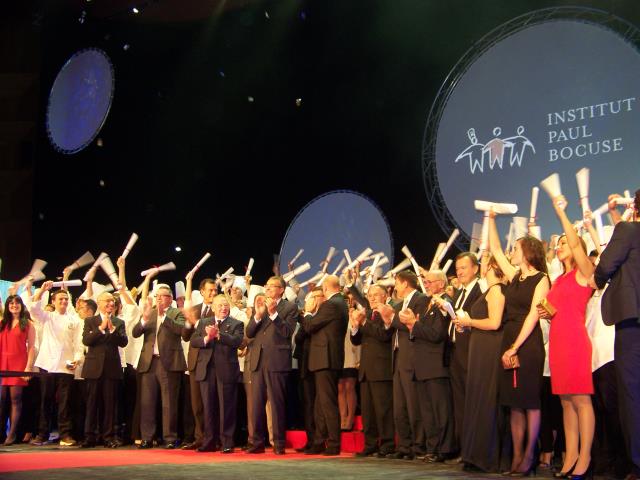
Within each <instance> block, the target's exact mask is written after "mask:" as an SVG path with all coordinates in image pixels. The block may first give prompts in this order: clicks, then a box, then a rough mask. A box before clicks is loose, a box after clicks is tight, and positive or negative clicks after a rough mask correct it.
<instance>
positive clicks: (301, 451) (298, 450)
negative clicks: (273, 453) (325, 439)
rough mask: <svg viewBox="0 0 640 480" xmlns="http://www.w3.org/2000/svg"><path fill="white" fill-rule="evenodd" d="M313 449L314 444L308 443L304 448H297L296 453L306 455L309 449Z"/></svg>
mask: <svg viewBox="0 0 640 480" xmlns="http://www.w3.org/2000/svg"><path fill="white" fill-rule="evenodd" d="M311 447H313V444H312V443H307V444H306V445H305V446H304V447H302V448H296V449H295V450H296V452H297V453H304V452H306V451H307V450H308V449H310V448H311Z"/></svg>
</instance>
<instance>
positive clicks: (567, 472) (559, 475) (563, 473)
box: [553, 460, 578, 478]
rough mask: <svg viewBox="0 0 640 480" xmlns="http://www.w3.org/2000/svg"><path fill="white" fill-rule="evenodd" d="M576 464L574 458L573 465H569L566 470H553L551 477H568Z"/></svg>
mask: <svg viewBox="0 0 640 480" xmlns="http://www.w3.org/2000/svg"><path fill="white" fill-rule="evenodd" d="M577 464H578V460H576V461H575V463H574V464H573V467H571V468H570V469H569V470H567V471H566V472H554V474H553V478H569V477H570V476H571V474H572V473H573V470H574V469H575V468H576V465H577Z"/></svg>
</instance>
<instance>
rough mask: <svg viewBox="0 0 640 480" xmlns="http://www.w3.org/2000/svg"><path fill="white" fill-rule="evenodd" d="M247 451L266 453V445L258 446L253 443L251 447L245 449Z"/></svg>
mask: <svg viewBox="0 0 640 480" xmlns="http://www.w3.org/2000/svg"><path fill="white" fill-rule="evenodd" d="M245 453H264V447H256V446H255V445H252V446H251V447H250V448H247V449H246V450H245Z"/></svg>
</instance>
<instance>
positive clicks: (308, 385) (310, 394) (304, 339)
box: [293, 287, 324, 452]
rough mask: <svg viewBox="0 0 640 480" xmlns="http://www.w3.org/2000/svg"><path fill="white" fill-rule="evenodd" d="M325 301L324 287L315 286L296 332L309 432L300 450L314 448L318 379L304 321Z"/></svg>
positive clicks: (297, 355) (295, 339) (305, 420)
mask: <svg viewBox="0 0 640 480" xmlns="http://www.w3.org/2000/svg"><path fill="white" fill-rule="evenodd" d="M322 302H324V292H323V291H322V287H315V288H314V289H313V290H311V291H310V292H309V293H308V294H307V296H306V298H305V302H304V317H301V318H300V325H299V327H298V331H297V332H296V334H295V337H294V342H295V350H294V352H293V357H294V358H297V359H298V372H299V375H300V382H301V384H302V408H303V416H304V429H305V432H306V434H307V442H306V444H305V445H304V447H303V448H301V449H298V451H299V452H304V451H308V450H310V449H311V448H313V439H314V437H315V431H316V422H315V409H314V405H315V401H316V381H315V377H314V375H313V372H311V371H309V350H310V349H311V335H309V334H308V333H307V332H305V330H304V322H305V321H309V320H310V319H311V317H312V316H313V315H315V314H316V313H318V308H320V305H321V304H322Z"/></svg>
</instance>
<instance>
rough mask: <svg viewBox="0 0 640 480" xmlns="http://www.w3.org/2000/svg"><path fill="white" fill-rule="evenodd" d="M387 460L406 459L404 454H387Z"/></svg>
mask: <svg viewBox="0 0 640 480" xmlns="http://www.w3.org/2000/svg"><path fill="white" fill-rule="evenodd" d="M387 458H390V459H391V460H402V459H403V458H404V452H391V453H387Z"/></svg>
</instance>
